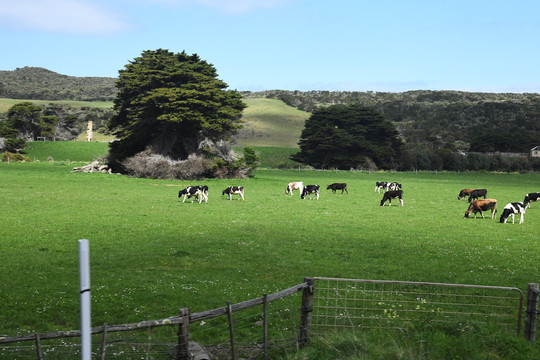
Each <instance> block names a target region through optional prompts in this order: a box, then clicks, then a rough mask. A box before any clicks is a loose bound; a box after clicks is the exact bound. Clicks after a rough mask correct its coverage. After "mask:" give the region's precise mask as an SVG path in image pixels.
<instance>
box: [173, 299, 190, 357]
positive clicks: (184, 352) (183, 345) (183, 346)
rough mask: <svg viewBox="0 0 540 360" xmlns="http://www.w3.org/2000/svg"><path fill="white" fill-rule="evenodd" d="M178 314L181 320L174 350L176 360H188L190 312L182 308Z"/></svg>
mask: <svg viewBox="0 0 540 360" xmlns="http://www.w3.org/2000/svg"><path fill="white" fill-rule="evenodd" d="M178 313H179V315H180V317H181V318H182V323H181V324H180V326H178V349H177V350H176V360H188V359H189V315H190V311H189V309H188V308H182V309H180V311H179V312H178Z"/></svg>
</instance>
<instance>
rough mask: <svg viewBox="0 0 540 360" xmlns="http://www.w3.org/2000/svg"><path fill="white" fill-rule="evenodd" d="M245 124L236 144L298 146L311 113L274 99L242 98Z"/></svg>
mask: <svg viewBox="0 0 540 360" xmlns="http://www.w3.org/2000/svg"><path fill="white" fill-rule="evenodd" d="M244 101H245V103H246V104H247V105H248V107H247V108H246V109H245V110H244V115H243V119H244V121H245V124H244V128H243V129H242V130H240V132H239V133H238V135H237V136H236V142H237V143H238V145H241V146H245V145H252V146H278V147H289V148H297V147H298V141H299V140H300V134H301V133H302V129H303V128H304V123H305V121H306V120H307V118H308V117H309V115H310V113H308V112H305V111H302V110H298V109H296V108H294V107H292V106H289V105H287V104H285V103H284V102H283V101H281V100H277V99H244Z"/></svg>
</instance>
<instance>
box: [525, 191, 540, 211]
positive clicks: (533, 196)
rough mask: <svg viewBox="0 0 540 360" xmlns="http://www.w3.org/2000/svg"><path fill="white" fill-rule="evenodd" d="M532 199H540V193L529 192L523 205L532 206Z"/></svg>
mask: <svg viewBox="0 0 540 360" xmlns="http://www.w3.org/2000/svg"><path fill="white" fill-rule="evenodd" d="M531 201H540V193H537V192H536V193H528V194H527V195H525V199H524V200H523V205H525V207H528V208H530V207H531Z"/></svg>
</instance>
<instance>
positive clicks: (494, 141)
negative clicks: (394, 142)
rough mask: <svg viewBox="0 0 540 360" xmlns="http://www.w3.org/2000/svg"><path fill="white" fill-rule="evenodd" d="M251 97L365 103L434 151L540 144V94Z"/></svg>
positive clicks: (303, 104) (308, 107)
mask: <svg viewBox="0 0 540 360" xmlns="http://www.w3.org/2000/svg"><path fill="white" fill-rule="evenodd" d="M242 95H243V96H244V98H245V99H250V98H269V99H278V100H281V101H283V102H285V103H286V104H288V105H290V106H294V107H296V108H298V109H300V110H303V111H307V112H312V111H313V110H315V109H317V108H318V107H320V106H329V105H335V104H361V105H364V106H369V107H373V108H375V109H377V110H378V111H380V112H381V113H383V114H384V115H385V116H386V118H387V119H389V120H390V121H392V122H393V123H394V125H395V126H396V128H397V129H398V130H399V132H400V134H401V136H402V138H403V139H404V140H405V142H406V143H407V144H409V145H411V144H418V145H421V146H427V147H430V148H432V149H434V150H437V149H442V148H447V149H449V150H453V151H455V150H464V151H469V150H470V151H480V152H497V151H500V152H518V153H528V151H529V150H530V149H531V148H532V147H534V146H537V145H540V94H536V93H534V94H532V93H525V94H515V93H473V92H464V91H430V90H418V91H407V92H403V93H384V92H382V93H381V92H371V91H368V92H355V91H352V92H351V91H285V90H269V91H263V92H242Z"/></svg>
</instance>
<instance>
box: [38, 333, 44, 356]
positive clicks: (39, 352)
mask: <svg viewBox="0 0 540 360" xmlns="http://www.w3.org/2000/svg"><path fill="white" fill-rule="evenodd" d="M36 353H37V358H38V360H43V355H42V354H41V341H40V336H39V334H36Z"/></svg>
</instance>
